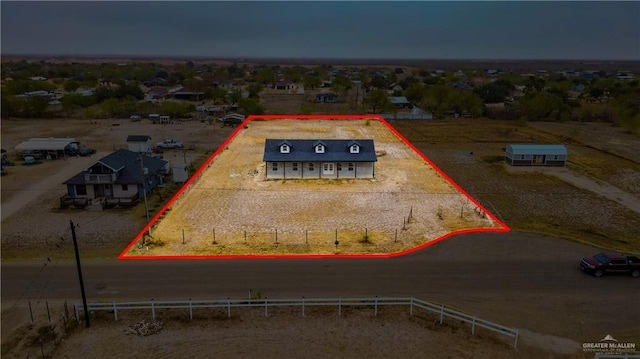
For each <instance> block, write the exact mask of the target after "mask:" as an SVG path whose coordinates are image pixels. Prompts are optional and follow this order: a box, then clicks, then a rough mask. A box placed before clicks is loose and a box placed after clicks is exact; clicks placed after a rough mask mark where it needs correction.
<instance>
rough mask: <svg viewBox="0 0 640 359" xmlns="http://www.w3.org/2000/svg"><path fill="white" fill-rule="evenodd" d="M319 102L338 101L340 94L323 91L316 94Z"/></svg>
mask: <svg viewBox="0 0 640 359" xmlns="http://www.w3.org/2000/svg"><path fill="white" fill-rule="evenodd" d="M316 102H317V103H336V102H338V95H337V94H335V93H333V92H322V93H319V94H317V95H316Z"/></svg>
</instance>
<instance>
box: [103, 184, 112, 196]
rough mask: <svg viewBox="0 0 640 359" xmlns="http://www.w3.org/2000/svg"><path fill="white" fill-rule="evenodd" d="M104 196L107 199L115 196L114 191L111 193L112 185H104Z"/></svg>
mask: <svg viewBox="0 0 640 359" xmlns="http://www.w3.org/2000/svg"><path fill="white" fill-rule="evenodd" d="M104 196H105V197H111V196H113V191H111V185H110V184H106V185H104Z"/></svg>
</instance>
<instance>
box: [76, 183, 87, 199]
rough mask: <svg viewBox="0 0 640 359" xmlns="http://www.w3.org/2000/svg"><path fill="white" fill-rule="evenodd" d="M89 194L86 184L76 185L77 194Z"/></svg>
mask: <svg viewBox="0 0 640 359" xmlns="http://www.w3.org/2000/svg"><path fill="white" fill-rule="evenodd" d="M86 195H87V186H86V185H83V184H82V185H76V196H86Z"/></svg>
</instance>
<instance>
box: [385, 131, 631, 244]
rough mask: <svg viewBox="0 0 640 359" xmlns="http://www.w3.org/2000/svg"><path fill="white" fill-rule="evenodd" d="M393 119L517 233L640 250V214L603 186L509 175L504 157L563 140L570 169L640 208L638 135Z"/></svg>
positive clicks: (537, 174) (548, 175) (533, 174)
mask: <svg viewBox="0 0 640 359" xmlns="http://www.w3.org/2000/svg"><path fill="white" fill-rule="evenodd" d="M390 122H391V124H392V125H393V126H394V127H395V128H396V129H397V130H398V131H399V132H400V133H402V134H404V135H405V137H406V138H407V139H408V140H409V141H410V142H411V143H412V144H414V145H415V146H416V148H418V149H419V150H420V151H421V152H422V153H424V154H425V155H426V156H427V157H428V158H429V159H431V160H432V161H434V162H435V164H436V165H437V166H438V167H440V168H441V169H442V170H443V171H444V172H445V173H447V175H449V176H450V177H451V178H452V179H453V180H454V181H456V183H458V184H459V185H460V186H461V187H462V188H463V189H464V190H465V191H467V192H468V193H469V194H470V195H472V196H473V197H474V198H476V199H477V200H478V201H480V203H481V204H482V205H483V206H485V207H486V208H487V209H488V210H489V211H491V212H492V213H494V214H495V215H496V216H498V218H500V219H501V220H503V221H504V222H505V223H506V224H508V225H509V226H510V227H511V228H512V229H513V230H521V231H522V230H524V231H532V232H539V233H548V234H553V235H557V236H560V237H563V238H567V239H572V240H576V241H580V242H585V243H590V244H594V245H596V246H601V247H606V248H610V249H615V250H621V251H628V252H632V253H640V230H639V228H640V215H638V212H635V211H633V210H632V209H630V208H628V207H626V206H623V205H622V204H621V203H619V201H612V200H610V199H608V198H605V197H604V196H603V193H600V192H599V191H598V190H597V189H596V190H593V191H590V190H588V189H584V188H579V187H576V186H574V185H573V184H571V183H570V182H567V181H565V180H563V179H562V178H561V177H558V176H557V175H556V174H554V173H553V171H551V172H545V171H544V170H543V169H540V168H537V169H535V170H533V171H522V172H514V171H510V168H509V167H508V166H507V165H506V164H505V163H504V160H503V159H504V150H503V148H504V147H506V146H507V145H508V144H510V143H562V144H565V145H566V146H567V149H568V152H569V161H568V164H567V170H569V171H571V172H572V173H575V174H576V175H578V176H582V177H584V178H590V179H592V180H593V181H595V182H601V183H610V184H611V185H613V186H615V193H607V194H608V195H613V197H614V198H615V197H618V198H625V199H627V200H630V201H634V202H635V203H636V204H637V203H638V202H639V201H640V188H639V186H640V163H639V162H638V152H640V150H639V149H640V147H638V146H633V144H634V143H638V140H639V136H638V134H630V133H627V132H626V131H625V130H624V129H623V128H619V127H612V126H611V125H608V124H602V123H600V124H582V123H573V124H550V123H533V124H521V123H514V122H504V121H490V120H481V119H474V120H438V121H390ZM461 128H464V129H465V130H464V131H460V129H461ZM578 134H579V135H580V136H578ZM599 148H603V150H599ZM606 149H609V151H611V152H609V151H605V150H606ZM613 151H615V152H613ZM469 152H473V155H469Z"/></svg>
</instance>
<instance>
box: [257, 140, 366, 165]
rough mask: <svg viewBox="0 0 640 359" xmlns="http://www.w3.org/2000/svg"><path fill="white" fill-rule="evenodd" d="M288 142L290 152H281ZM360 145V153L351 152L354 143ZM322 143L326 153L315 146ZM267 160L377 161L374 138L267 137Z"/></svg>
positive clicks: (265, 159) (265, 149)
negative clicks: (284, 144)
mask: <svg viewBox="0 0 640 359" xmlns="http://www.w3.org/2000/svg"><path fill="white" fill-rule="evenodd" d="M284 141H286V142H287V144H289V145H290V146H291V151H290V152H289V153H280V145H281V144H283V143H284ZM354 142H355V143H357V144H358V145H359V146H360V152H359V153H350V151H349V147H350V145H352V144H353V143H354ZM318 143H322V144H323V145H324V146H325V150H324V153H316V151H315V146H316V145H317V144H318ZM263 161H265V162H376V161H377V156H376V151H375V147H374V145H373V140H368V139H362V140H361V139H358V140H282V139H267V140H266V141H265V144H264V157H263Z"/></svg>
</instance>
